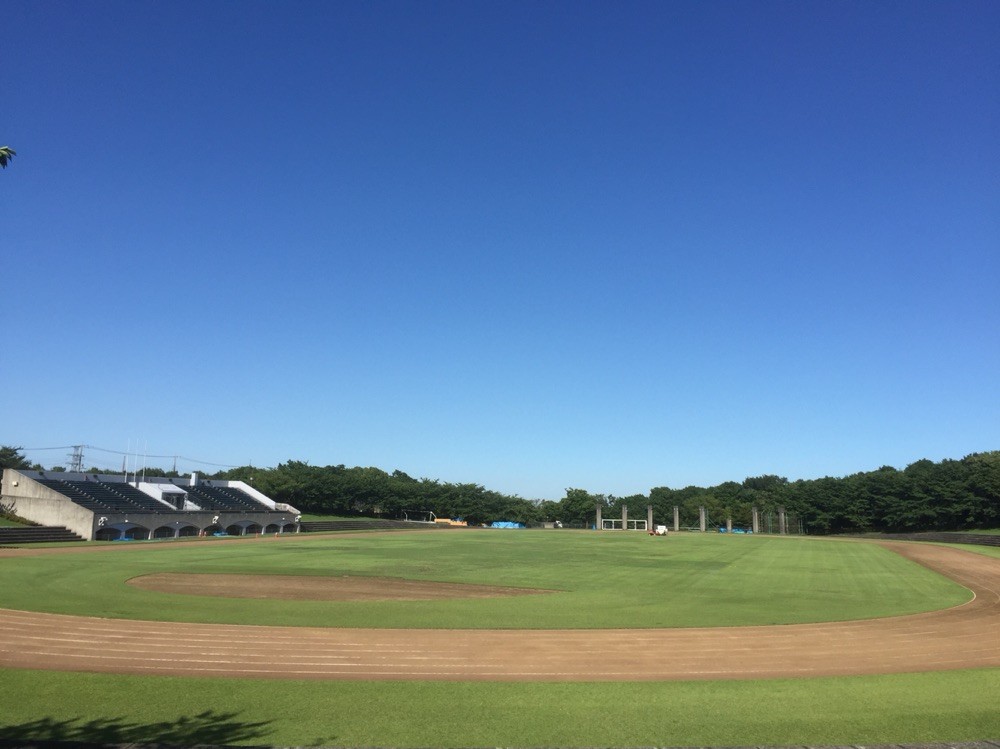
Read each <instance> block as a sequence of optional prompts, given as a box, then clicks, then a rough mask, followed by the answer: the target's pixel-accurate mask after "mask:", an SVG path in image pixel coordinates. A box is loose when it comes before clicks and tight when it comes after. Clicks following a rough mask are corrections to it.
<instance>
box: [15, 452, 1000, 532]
mask: <svg viewBox="0 0 1000 749" xmlns="http://www.w3.org/2000/svg"><path fill="white" fill-rule="evenodd" d="M0 463H2V465H0V467H13V468H18V467H24V468H28V467H31V466H30V465H29V464H28V462H27V461H26V460H25V459H24V458H23V456H21V455H20V453H19V452H18V448H10V447H3V448H0ZM38 467H39V468H40V466H38ZM95 470H96V469H95ZM146 475H147V476H155V475H159V476H166V475H170V472H166V471H162V470H159V469H150V468H147V469H146ZM206 478H218V479H229V480H240V481H245V482H247V483H248V484H250V485H252V486H254V487H255V488H257V489H258V490H260V491H261V492H263V493H264V494H266V495H267V496H269V497H271V498H273V499H275V500H277V501H279V502H287V503H289V504H291V505H294V506H295V507H297V508H298V509H299V510H301V511H302V512H305V513H310V514H317V515H343V516H353V515H359V516H360V515H364V516H377V517H384V518H401V517H403V516H404V514H405V513H409V514H410V516H411V517H413V516H414V515H415V514H416V513H420V512H427V511H430V512H433V513H434V514H435V515H437V516H438V517H452V518H462V519H464V520H466V521H467V522H468V523H470V524H479V523H490V522H493V521H496V520H509V521H515V522H522V523H526V524H531V523H539V522H551V521H556V520H559V521H562V522H563V524H564V525H568V526H576V527H583V526H588V525H591V524H592V523H593V522H594V510H595V506H596V505H598V504H600V505H601V507H602V513H603V515H604V517H605V518H613V517H621V508H622V505H626V506H627V507H628V514H629V517H632V518H645V517H646V507H647V506H648V505H652V506H653V513H654V517H655V519H656V521H657V522H661V523H665V524H670V523H672V522H673V508H674V507H675V506H676V507H679V508H680V517H681V524H682V525H683V526H695V525H697V524H698V508H699V507H705V509H706V511H707V513H708V518H709V522H710V524H712V525H724V524H725V522H726V519H727V518H732V521H733V524H734V526H737V527H748V526H749V525H750V512H751V511H750V508H751V507H753V506H756V507H757V508H758V509H759V510H760V511H761V512H762V513H763V514H764V515H765V516H767V515H768V514H772V515H773V513H775V512H776V511H777V509H778V508H779V507H784V508H785V509H786V512H787V513H788V514H789V516H790V517H791V518H792V519H793V520H792V526H791V530H793V531H799V530H801V531H802V532H805V533H809V534H831V533H859V532H871V531H881V532H889V533H893V532H912V531H951V530H972V529H980V528H1000V451H993V452H985V453H974V454H972V455H968V456H966V457H964V458H962V459H961V460H942V461H941V462H940V463H934V462H932V461H930V460H918V461H917V462H915V463H912V464H910V465H909V466H907V467H906V468H905V469H903V470H897V469H895V468H892V467H890V466H883V467H882V468H879V469H878V470H875V471H869V472H866V473H856V474H853V475H851V476H846V477H844V478H830V477H827V478H821V479H812V480H808V481H806V480H799V481H788V479H786V478H783V477H781V476H773V475H766V476H756V477H751V478H747V479H745V480H744V481H743V482H742V483H736V482H735V481H727V482H725V483H722V484H719V485H718V486H712V487H707V488H703V487H697V486H688V487H685V488H683V489H670V488H668V487H665V486H659V487H655V488H653V489H651V490H650V492H649V494H648V495H646V494H634V495H631V496H627V497H616V496H612V495H604V494H592V493H590V492H588V491H587V490H585V489H577V488H571V489H567V490H566V495H565V496H564V497H563V498H562V499H560V500H559V501H551V500H530V499H524V498H522V497H518V496H511V495H507V494H502V493H500V492H496V491H492V490H489V489H486V488H485V487H483V486H480V485H478V484H452V483H447V482H442V481H437V480H432V479H425V478H423V479H415V478H412V477H411V476H408V475H407V474H405V473H403V472H402V471H393V472H392V473H387V472H386V471H383V470H381V469H379V468H360V467H356V468H346V467H345V466H343V465H337V466H323V467H320V466H311V465H309V464H308V463H304V462H301V461H288V462H287V463H282V464H280V465H278V466H277V467H275V468H256V467H252V466H244V467H241V468H234V469H232V470H228V471H223V472H220V473H217V474H214V475H212V476H206Z"/></svg>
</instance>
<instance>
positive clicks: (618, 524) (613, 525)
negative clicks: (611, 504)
mask: <svg viewBox="0 0 1000 749" xmlns="http://www.w3.org/2000/svg"><path fill="white" fill-rule="evenodd" d="M625 522H626V523H627V524H628V527H627V528H625V530H629V531H644V530H648V528H647V527H646V521H645V520H626V521H625ZM601 530H602V531H620V530H622V521H621V518H602V519H601Z"/></svg>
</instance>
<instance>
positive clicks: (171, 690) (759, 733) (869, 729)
mask: <svg viewBox="0 0 1000 749" xmlns="http://www.w3.org/2000/svg"><path fill="white" fill-rule="evenodd" d="M998 690H1000V670H997V669H992V670H990V669H987V670H976V671H959V672H947V673H935V674H901V675H888V676H871V677H848V678H830V679H808V680H799V679H782V680H772V681H765V682H711V681H706V682H670V683H643V684H635V683H605V684H536V683H519V684H487V683H469V682H466V683H462V682H459V683H443V682H392V683H373V682H351V683H343V682H314V681H307V682H302V681H284V682H281V684H280V685H276V684H275V683H274V682H269V681H256V680H234V679H206V678H179V677H140V676H107V675H98V674H73V673H67V674H63V673H49V672H38V671H14V670H6V671H5V670H0V706H2V707H0V736H4V737H19V738H21V739H35V740H38V739H43V738H61V739H64V740H65V739H71V740H87V741H102V742H115V743H131V742H134V741H142V742H156V741H163V742H167V741H169V742H171V743H183V744H188V745H190V744H197V743H233V744H245V745H261V744H276V745H285V746H308V745H335V746H369V747H370V746H393V747H421V746H435V747H477V746H483V747H490V746H508V747H533V746H620V747H627V746H753V745H864V744H876V743H878V744H882V743H884V744H891V743H920V742H955V741H975V740H982V739H983V738H984V737H985V738H990V737H992V738H995V737H997V736H1000V714H998V712H997V710H996V695H997V694H998ZM26 696H28V698H27V699H26ZM206 711H210V712H209V713H208V714H206ZM199 715H201V716H202V717H200V718H199Z"/></svg>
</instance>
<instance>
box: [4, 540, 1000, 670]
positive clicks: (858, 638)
mask: <svg viewBox="0 0 1000 749" xmlns="http://www.w3.org/2000/svg"><path fill="white" fill-rule="evenodd" d="M884 545H885V546H887V547H888V548H890V549H892V550H893V551H895V552H897V553H899V554H901V555H903V556H905V557H907V558H908V559H911V560H913V561H914V562H917V563H919V564H922V565H925V566H926V567H929V568H930V569H933V570H936V571H938V572H940V573H941V574H943V575H946V576H947V577H949V578H951V579H953V580H955V581H957V582H959V583H960V584H962V585H964V586H965V587H967V588H969V589H970V590H972V591H973V592H974V593H975V598H974V600H972V601H971V602H969V603H967V604H964V605H962V606H958V607H955V608H951V609H945V610H943V611H935V612H929V613H924V614H917V615H913V616H902V617H892V618H886V619H873V620H866V621H852V622H836V623H821V624H805V625H783V626H767V627H731V628H717V629H705V628H701V629H620V630H429V629H423V630H412V629H411V630H392V629H322V628H303V627H271V626H232V625H218V624H191V623H171V622H153V621H131V620H123V619H99V618H90V617H82V616H66V615H57V614H44V613H35V612H28V611H12V610H6V609H0V633H2V634H0V666H3V667H10V668H31V669H47V670H55V671H88V672H101V673H128V674H158V675H167V674H169V675H198V676H235V677H249V678H274V679H339V680H450V681H661V680H681V679H763V678H778V677H811V676H841V675H853V674H873V673H901V672H917V671H939V670H951V669H965V668H977V667H988V666H992V667H1000V559H997V558H994V557H988V556H985V555H980V554H976V553H972V552H967V551H962V550H957V549H952V548H948V547H943V546H935V545H931V544H917V543H892V542H889V543H885V544H884ZM67 551H68V550H67Z"/></svg>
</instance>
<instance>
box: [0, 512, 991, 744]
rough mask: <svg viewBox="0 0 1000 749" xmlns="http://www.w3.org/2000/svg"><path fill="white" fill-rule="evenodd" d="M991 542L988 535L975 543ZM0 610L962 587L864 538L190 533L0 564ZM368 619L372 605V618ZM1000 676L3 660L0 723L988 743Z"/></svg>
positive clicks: (878, 593)
mask: <svg viewBox="0 0 1000 749" xmlns="http://www.w3.org/2000/svg"><path fill="white" fill-rule="evenodd" d="M994 551H996V550H984V552H986V553H992V552H994ZM0 569H2V573H3V575H2V580H3V584H2V585H0V606H3V607H10V608H27V609H35V610H46V611H64V612H79V613H91V614H100V615H103V616H134V617H140V618H162V619H177V620H197V621H227V622H229V621H231V622H245V621H253V622H256V623H284V624H315V623H318V622H321V623H323V624H326V625H332V624H335V625H342V626H369V625H370V624H371V622H372V621H378V622H379V625H380V626H397V627H410V626H445V627H448V626H466V627H483V626H498V625H499V626H506V627H524V626H527V627H553V626H570V627H597V626H601V627H603V626H695V625H728V626H736V625H739V624H751V623H770V622H776V621H781V622H799V621H819V620H825V619H835V618H837V619H847V618H859V617H870V616H885V615H890V614H898V613H903V612H908V611H918V610H930V609H935V608H943V607H945V606H950V605H954V604H956V603H960V602H962V601H965V600H967V598H968V592H967V591H965V590H964V589H962V588H960V587H959V586H956V585H954V584H953V583H951V582H949V581H947V580H944V579H942V578H941V577H939V576H937V575H935V574H933V573H930V572H929V571H927V570H925V569H924V568H922V567H919V566H917V565H914V564H912V563H909V562H907V561H905V560H903V559H902V558H901V557H898V556H896V555H894V554H892V553H891V552H888V551H886V550H884V549H882V548H880V547H878V546H876V545H874V544H869V543H864V542H850V541H828V540H817V539H797V538H769V537H763V536H760V537H739V536H719V535H715V534H706V535H700V534H678V535H671V536H670V537H669V538H667V539H657V538H650V537H649V536H646V535H645V534H597V533H586V532H541V531H539V532H504V531H497V532H486V531H483V532H474V531H469V532H464V531H460V532H454V531H444V532H440V533H434V532H422V533H412V534H409V533H395V534H378V535H372V534H357V535H353V534H351V535H349V534H343V535H328V536H316V537H303V538H295V539H277V540H270V541H269V540H267V539H260V540H231V539H230V540H220V541H194V542H186V543H176V544H148V545H143V546H141V547H139V546H136V547H132V548H128V549H118V548H113V549H109V550H108V551H107V552H105V551H95V552H91V553H87V554H83V555H57V556H50V557H35V558H24V559H2V560H0ZM159 571H182V572H184V571H187V572H194V571H211V572H240V573H247V572H260V573H276V572H277V573H281V574H304V575H329V574H360V575H375V576H380V575H392V576H401V577H407V578H416V579H432V580H445V581H456V582H479V583H490V584H499V585H516V586H524V587H539V588H546V589H553V590H559V591H562V592H560V593H557V594H553V595H546V596H530V597H518V598H508V599H493V600H491V599H485V600H480V601H455V602H447V601H446V602H434V603H426V602H410V603H409V604H403V603H379V604H371V603H368V604H339V603H337V604H334V603H323V604H318V603H306V602H303V603H299V602H280V603H278V602H267V601H249V600H240V599H225V600H221V599H220V600H212V599H199V598H196V597H191V596H177V595H167V594H155V593H149V592H144V591H139V590H136V589H133V588H131V587H128V586H126V585H124V581H125V580H126V579H128V578H129V577H131V576H133V575H137V574H145V573H147V572H159ZM373 617H375V618H374V619H373ZM998 694H1000V670H998V669H984V670H975V671H958V672H944V673H933V674H903V675H889V676H869V677H845V678H823V679H781V680H763V681H721V682H718V681H717V682H712V681H699V682H665V683H611V684H607V683H600V684H598V683H593V684H589V683H583V684H539V683H524V684H516V683H515V684H511V683H505V684H492V683H483V682H468V683H465V682H459V683H444V682H433V683H432V682H402V683H400V682H322V681H308V682H305V681H276V680H249V679H248V680H233V679H204V678H200V679H198V678H174V677H137V676H109V675H97V674H71V673H65V674H64V673H50V672H38V671H17V670H0V738H8V737H13V736H17V737H19V738H23V739H32V740H43V739H67V740H90V741H104V742H115V743H133V742H138V743H143V742H153V741H162V742H169V743H180V744H193V743H215V744H223V743H235V744H244V745H260V744H282V745H303V746H304V745H323V744H326V745H339V746H394V747H418V746H440V747H460V746H470V747H474V746H622V747H626V746H711V745H715V746H733V745H737V746H747V745H793V744H797V745H801V744H870V743H897V742H930V741H965V740H978V739H987V738H992V739H995V738H998V737H1000V713H998V711H997V707H996V706H997V695H998Z"/></svg>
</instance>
